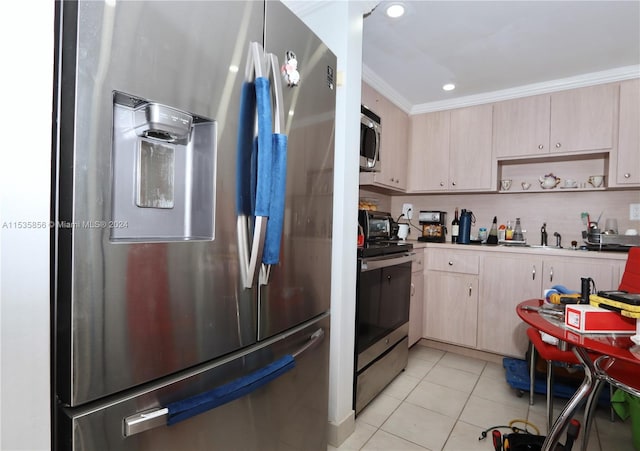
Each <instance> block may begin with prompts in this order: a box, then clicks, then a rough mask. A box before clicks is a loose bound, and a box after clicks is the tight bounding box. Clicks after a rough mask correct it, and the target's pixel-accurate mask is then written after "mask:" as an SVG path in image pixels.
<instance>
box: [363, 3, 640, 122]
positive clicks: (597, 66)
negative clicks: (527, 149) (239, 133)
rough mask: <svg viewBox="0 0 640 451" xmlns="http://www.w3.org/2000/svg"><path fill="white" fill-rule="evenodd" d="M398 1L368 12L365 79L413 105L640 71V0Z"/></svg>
mask: <svg viewBox="0 0 640 451" xmlns="http://www.w3.org/2000/svg"><path fill="white" fill-rule="evenodd" d="M389 3H397V1H394V2H390V1H383V2H381V3H380V4H378V6H377V7H376V8H375V9H374V10H373V11H372V12H371V13H370V14H369V15H368V16H366V17H365V19H364V31H363V33H364V34H363V49H362V59H363V79H364V80H365V81H366V82H367V83H368V84H370V85H371V86H373V87H374V88H375V89H377V90H378V91H380V92H381V93H382V94H384V95H385V96H386V97H388V98H389V99H390V100H392V101H393V102H394V103H396V104H397V105H398V106H399V107H401V108H402V109H403V110H405V111H406V112H408V113H421V112H426V111H434V110H438V109H444V108H452V107H456V106H464V105H467V104H477V103H486V102H489V101H496V100H502V99H504V98H511V97H520V96H523V95H531V94H536V93H539V92H549V91H553V90H558V89H567V88H570V87H576V86H580V85H587V84H594V83H596V82H606V81H615V80H622V79H625V78H632V77H638V76H640V0H627V1H584V0H583V1H514V0H512V1H482V0H476V1H454V0H449V1H427V0H423V1H415V0H414V1H407V0H403V1H402V3H403V4H404V5H405V6H406V9H407V12H406V14H405V15H404V16H403V17H401V18H399V19H390V18H388V17H387V16H386V14H385V9H386V7H385V6H386V5H388V4H389ZM447 82H453V83H455V84H456V86H457V88H456V89H455V90H454V91H450V92H445V91H443V90H442V85H443V84H444V83H447Z"/></svg>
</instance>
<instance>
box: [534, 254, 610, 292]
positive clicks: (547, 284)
mask: <svg viewBox="0 0 640 451" xmlns="http://www.w3.org/2000/svg"><path fill="white" fill-rule="evenodd" d="M617 268H618V265H617V262H616V261H611V260H598V261H597V262H594V261H593V260H592V259H579V258H571V259H566V258H561V257H558V258H552V257H548V258H545V260H544V267H543V278H542V290H543V291H544V290H545V289H547V288H551V287H552V286H553V285H563V286H565V287H567V288H568V289H570V290H575V291H580V284H581V281H580V279H581V278H583V277H591V278H592V279H593V280H594V282H595V285H596V290H614V289H617V288H618V280H616V277H614V272H615V273H616V275H617V272H618V271H617ZM540 296H542V292H541V293H540Z"/></svg>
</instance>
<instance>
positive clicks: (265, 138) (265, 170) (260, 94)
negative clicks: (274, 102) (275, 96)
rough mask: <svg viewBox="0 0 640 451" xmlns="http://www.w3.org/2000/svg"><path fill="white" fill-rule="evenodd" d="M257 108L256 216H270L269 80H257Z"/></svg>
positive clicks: (271, 149)
mask: <svg viewBox="0 0 640 451" xmlns="http://www.w3.org/2000/svg"><path fill="white" fill-rule="evenodd" d="M255 85H256V100H257V102H256V106H257V109H258V157H257V158H258V165H257V166H258V167H257V168H256V169H257V173H256V176H257V182H256V191H255V193H256V194H255V195H256V208H255V215H256V216H269V204H270V202H271V175H272V168H273V147H272V146H273V139H272V133H271V127H272V125H271V124H272V117H271V95H270V86H269V85H270V84H269V80H268V79H266V78H263V77H258V78H256V81H255Z"/></svg>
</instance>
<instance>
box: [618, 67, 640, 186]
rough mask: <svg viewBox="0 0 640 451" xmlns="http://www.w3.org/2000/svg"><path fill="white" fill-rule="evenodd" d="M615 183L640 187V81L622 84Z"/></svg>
mask: <svg viewBox="0 0 640 451" xmlns="http://www.w3.org/2000/svg"><path fill="white" fill-rule="evenodd" d="M619 124H620V125H619V131H618V161H617V164H616V166H615V167H616V178H615V183H617V184H618V185H621V186H630V185H640V126H639V125H638V124H640V79H635V80H629V81H625V82H622V83H620V123H619Z"/></svg>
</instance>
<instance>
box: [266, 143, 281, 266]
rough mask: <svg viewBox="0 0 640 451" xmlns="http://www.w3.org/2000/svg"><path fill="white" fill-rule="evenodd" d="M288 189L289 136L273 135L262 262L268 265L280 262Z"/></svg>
mask: <svg viewBox="0 0 640 451" xmlns="http://www.w3.org/2000/svg"><path fill="white" fill-rule="evenodd" d="M286 189H287V135H281V134H279V133H274V134H273V172H272V174H271V205H270V206H269V222H268V223H267V232H266V237H265V243H264V253H263V254H262V262H263V263H265V264H268V265H275V264H278V262H279V261H280V241H281V239H282V227H283V223H284V205H285V192H286Z"/></svg>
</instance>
